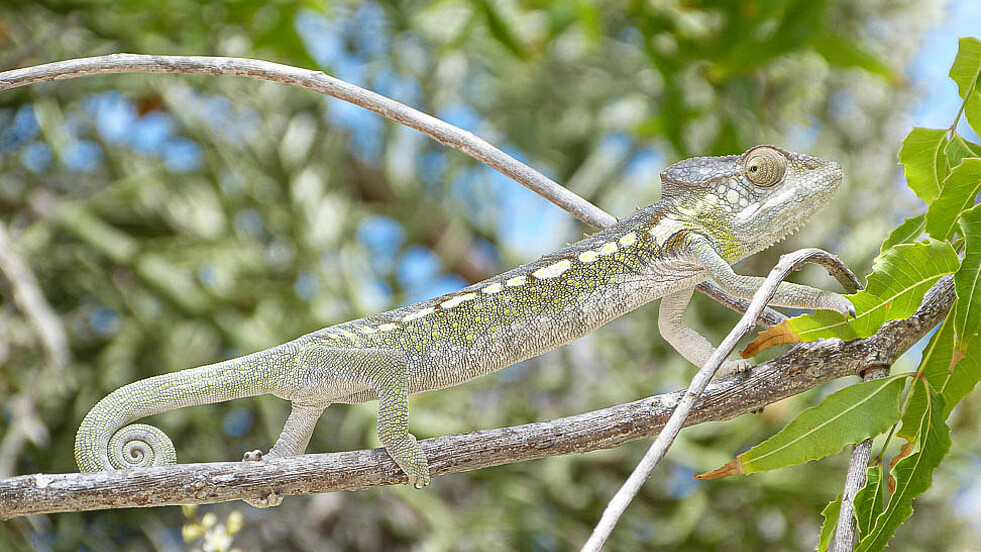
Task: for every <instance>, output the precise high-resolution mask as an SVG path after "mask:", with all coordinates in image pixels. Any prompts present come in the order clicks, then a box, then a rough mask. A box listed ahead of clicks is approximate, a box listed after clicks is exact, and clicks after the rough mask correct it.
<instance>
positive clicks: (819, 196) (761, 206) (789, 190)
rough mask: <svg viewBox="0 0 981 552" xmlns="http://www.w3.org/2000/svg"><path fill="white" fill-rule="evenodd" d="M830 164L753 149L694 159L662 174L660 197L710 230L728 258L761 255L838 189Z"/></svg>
mask: <svg viewBox="0 0 981 552" xmlns="http://www.w3.org/2000/svg"><path fill="white" fill-rule="evenodd" d="M841 177H842V171H841V167H840V166H839V165H838V164H837V163H835V162H834V161H828V160H826V159H821V158H820V157H811V156H809V155H804V154H800V153H793V152H790V151H786V150H782V149H780V148H775V147H772V146H756V147H753V148H750V149H749V150H748V151H746V153H744V154H742V155H730V156H726V157H696V158H692V159H686V160H684V161H681V162H679V163H675V164H674V165H671V166H670V167H668V168H667V169H665V170H664V172H662V173H661V182H662V189H663V192H662V197H664V198H668V199H672V200H674V201H675V202H676V203H678V204H679V205H682V207H681V209H680V211H681V213H680V214H682V215H684V214H691V215H694V216H696V217H697V218H698V219H699V220H700V221H702V223H703V224H706V225H707V226H709V231H710V233H711V234H713V235H712V236H710V237H712V238H716V239H721V240H722V241H725V242H728V243H724V244H723V243H720V244H719V245H720V246H721V247H722V249H725V250H727V251H729V252H730V254H729V255H726V256H727V257H732V258H733V259H731V260H734V259H735V258H741V257H744V256H746V255H750V254H752V253H755V252H757V251H761V250H763V249H766V248H767V247H769V246H771V245H773V244H774V243H776V242H778V241H780V240H781V239H783V238H785V237H786V236H788V235H789V234H791V233H793V232H795V231H796V230H797V229H798V228H799V227H800V225H801V224H803V223H804V222H805V221H806V220H807V219H808V218H809V217H810V216H811V215H813V214H814V213H815V212H816V211H818V210H819V209H820V208H821V207H823V206H824V205H825V204H826V203H827V202H828V201H829V200H830V198H831V196H832V195H833V194H834V192H835V190H837V189H838V185H839V184H840V183H841Z"/></svg>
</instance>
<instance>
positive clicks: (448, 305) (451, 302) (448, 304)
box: [439, 293, 477, 309]
mask: <svg viewBox="0 0 981 552" xmlns="http://www.w3.org/2000/svg"><path fill="white" fill-rule="evenodd" d="M475 297H477V294H476V293H464V294H463V295H457V296H456V297H450V298H449V299H447V300H446V301H443V302H442V303H440V304H439V306H440V307H443V308H444V309H452V308H453V307H455V306H457V305H459V304H460V303H463V302H465V301H469V300H471V299H473V298H475Z"/></svg>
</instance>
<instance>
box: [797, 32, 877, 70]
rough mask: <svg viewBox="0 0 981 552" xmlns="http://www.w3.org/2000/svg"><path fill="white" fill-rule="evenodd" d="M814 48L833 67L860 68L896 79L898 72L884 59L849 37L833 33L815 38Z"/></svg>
mask: <svg viewBox="0 0 981 552" xmlns="http://www.w3.org/2000/svg"><path fill="white" fill-rule="evenodd" d="M812 46H813V48H814V51H815V52H817V53H818V54H820V55H821V57H823V58H824V59H825V60H826V61H827V62H828V63H830V64H831V65H837V66H839V67H860V68H862V69H865V70H866V71H868V72H870V73H875V74H877V75H881V76H883V77H886V78H887V79H890V80H892V79H895V78H896V72H895V71H893V70H892V68H891V67H889V65H888V64H887V63H886V62H885V61H884V60H883V59H882V58H880V57H879V56H876V55H875V54H873V53H872V52H870V51H868V50H867V49H866V48H865V46H864V45H863V44H862V43H861V42H859V41H857V40H854V39H852V38H850V37H849V36H848V35H845V34H831V33H829V34H825V35H821V36H818V37H816V38H815V40H814V43H813V45H812Z"/></svg>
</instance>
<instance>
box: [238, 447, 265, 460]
mask: <svg viewBox="0 0 981 552" xmlns="http://www.w3.org/2000/svg"><path fill="white" fill-rule="evenodd" d="M242 461H243V462H261V461H262V451H261V450H259V449H255V450H249V451H246V452H245V454H243V455H242Z"/></svg>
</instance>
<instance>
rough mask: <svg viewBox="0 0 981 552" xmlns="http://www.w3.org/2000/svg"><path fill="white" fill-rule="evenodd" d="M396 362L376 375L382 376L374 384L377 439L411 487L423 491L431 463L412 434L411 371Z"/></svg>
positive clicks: (402, 362) (403, 363) (384, 367)
mask: <svg viewBox="0 0 981 552" xmlns="http://www.w3.org/2000/svg"><path fill="white" fill-rule="evenodd" d="M392 360H394V359H392ZM396 362H397V363H396V364H394V365H391V366H382V367H379V368H381V369H380V370H379V371H378V372H376V373H377V374H378V376H379V377H378V381H376V382H374V384H375V386H376V389H377V391H378V439H379V440H380V441H381V443H382V445H383V446H384V447H385V450H387V451H388V454H389V455H390V456H391V457H392V459H393V460H395V463H396V464H398V465H399V467H400V468H402V471H404V472H405V474H406V475H408V476H409V484H410V485H412V486H413V487H415V488H417V489H421V488H423V487H425V486H426V485H428V484H429V462H428V461H427V460H426V454H425V453H423V452H422V448H420V447H419V443H417V442H416V438H415V437H414V436H413V435H412V434H411V433H409V378H408V367H407V366H406V364H405V362H404V361H402V360H399V361H396ZM386 364H387V363H386Z"/></svg>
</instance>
